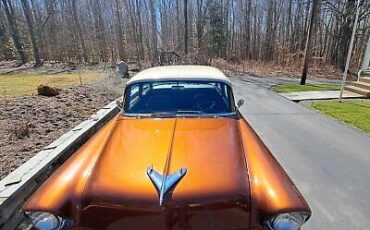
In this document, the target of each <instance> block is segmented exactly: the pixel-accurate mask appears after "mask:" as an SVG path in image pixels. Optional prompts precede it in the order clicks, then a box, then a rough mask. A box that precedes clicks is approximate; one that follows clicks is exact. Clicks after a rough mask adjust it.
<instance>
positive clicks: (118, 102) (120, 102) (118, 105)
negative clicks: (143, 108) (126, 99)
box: [116, 99, 123, 109]
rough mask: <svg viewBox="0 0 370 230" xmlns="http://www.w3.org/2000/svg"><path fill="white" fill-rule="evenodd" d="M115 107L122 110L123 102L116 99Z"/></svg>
mask: <svg viewBox="0 0 370 230" xmlns="http://www.w3.org/2000/svg"><path fill="white" fill-rule="evenodd" d="M116 105H117V107H118V108H119V109H123V100H122V99H117V100H116Z"/></svg>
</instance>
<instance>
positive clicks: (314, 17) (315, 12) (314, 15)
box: [301, 0, 321, 85]
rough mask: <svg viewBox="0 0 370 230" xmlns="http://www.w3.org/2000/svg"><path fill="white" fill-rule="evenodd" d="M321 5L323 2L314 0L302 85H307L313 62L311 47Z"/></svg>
mask: <svg viewBox="0 0 370 230" xmlns="http://www.w3.org/2000/svg"><path fill="white" fill-rule="evenodd" d="M320 3H321V0H313V3H312V14H311V22H310V27H309V31H308V38H307V42H306V49H305V55H304V56H305V58H304V64H303V73H302V78H301V85H305V84H306V79H307V74H308V66H309V64H310V61H311V47H312V41H313V39H314V36H315V34H316V28H317V25H316V24H317V19H318V15H319V9H320Z"/></svg>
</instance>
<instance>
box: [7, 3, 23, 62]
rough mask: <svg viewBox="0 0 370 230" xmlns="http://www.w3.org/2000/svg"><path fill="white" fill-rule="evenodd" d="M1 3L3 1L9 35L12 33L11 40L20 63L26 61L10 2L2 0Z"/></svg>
mask: <svg viewBox="0 0 370 230" xmlns="http://www.w3.org/2000/svg"><path fill="white" fill-rule="evenodd" d="M2 3H3V6H4V10H5V14H6V18H7V19H8V24H9V28H10V31H11V35H12V38H13V42H14V45H15V48H16V49H17V52H18V54H19V59H20V61H21V64H23V63H26V62H27V56H26V53H25V51H24V48H23V44H22V41H21V38H20V36H19V32H18V28H17V24H16V22H15V18H14V10H13V9H12V4H11V2H10V1H7V0H2Z"/></svg>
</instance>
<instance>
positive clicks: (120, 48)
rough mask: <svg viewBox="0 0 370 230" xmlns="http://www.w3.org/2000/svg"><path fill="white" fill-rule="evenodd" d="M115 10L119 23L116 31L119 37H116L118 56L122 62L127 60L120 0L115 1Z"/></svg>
mask: <svg viewBox="0 0 370 230" xmlns="http://www.w3.org/2000/svg"><path fill="white" fill-rule="evenodd" d="M115 8H116V17H117V21H116V31H117V33H116V34H117V35H116V36H117V37H116V41H117V49H118V56H119V58H120V60H121V61H123V60H124V59H125V49H124V42H122V41H123V39H124V37H123V30H122V12H121V10H120V9H121V7H120V4H119V2H118V0H115Z"/></svg>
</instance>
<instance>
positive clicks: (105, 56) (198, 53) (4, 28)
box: [0, 0, 370, 69]
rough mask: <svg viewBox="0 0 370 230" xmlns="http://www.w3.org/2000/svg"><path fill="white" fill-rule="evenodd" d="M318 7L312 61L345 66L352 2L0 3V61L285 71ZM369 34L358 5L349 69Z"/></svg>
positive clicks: (298, 55) (298, 57)
mask: <svg viewBox="0 0 370 230" xmlns="http://www.w3.org/2000/svg"><path fill="white" fill-rule="evenodd" d="M315 2H317V6H316V7H317V11H316V12H315V14H317V15H316V17H317V18H316V20H315V22H316V23H314V28H311V31H312V42H311V43H310V44H308V47H307V48H308V49H309V50H310V51H311V58H310V59H311V60H312V61H313V62H315V63H318V64H328V65H334V66H337V67H338V68H341V69H343V68H344V64H345V58H346V54H347V52H348V46H349V40H350V37H351V31H352V27H353V21H354V15H355V13H354V12H355V8H356V1H355V0H322V1H316V0H315V1H310V0H192V1H188V0H176V1H173V0H140V1H139V0H105V1H99V0H79V1H77V0H1V4H0V52H1V53H0V60H12V59H15V58H16V59H17V60H19V62H20V64H22V63H25V62H27V61H30V60H33V61H34V65H35V66H40V65H41V64H42V61H46V60H49V61H63V62H90V63H97V62H109V61H117V60H126V61H128V60H132V61H146V62H149V63H150V65H158V64H166V63H167V62H170V61H171V60H172V61H171V63H195V64H204V63H207V62H208V61H209V59H211V58H222V59H226V60H229V61H232V62H238V61H241V60H255V61H262V62H270V63H276V64H280V65H283V66H288V65H290V64H291V63H297V62H300V63H302V62H303V59H304V50H305V48H306V42H307V35H308V32H309V31H310V26H309V25H310V24H311V23H310V22H311V18H312V9H313V7H312V4H313V3H315ZM369 35H370V1H363V3H362V5H361V11H360V17H359V23H358V32H357V34H356V41H355V47H354V53H353V59H352V63H351V64H352V66H353V67H356V68H357V67H358V66H359V65H360V64H361V59H362V56H363V51H364V50H365V46H366V42H367V40H368V37H369Z"/></svg>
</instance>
